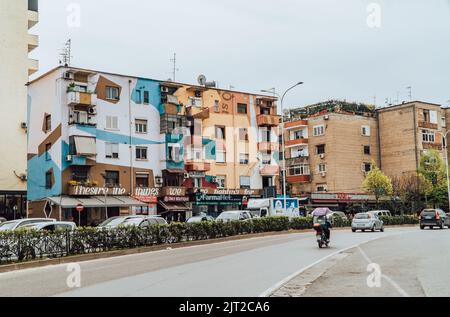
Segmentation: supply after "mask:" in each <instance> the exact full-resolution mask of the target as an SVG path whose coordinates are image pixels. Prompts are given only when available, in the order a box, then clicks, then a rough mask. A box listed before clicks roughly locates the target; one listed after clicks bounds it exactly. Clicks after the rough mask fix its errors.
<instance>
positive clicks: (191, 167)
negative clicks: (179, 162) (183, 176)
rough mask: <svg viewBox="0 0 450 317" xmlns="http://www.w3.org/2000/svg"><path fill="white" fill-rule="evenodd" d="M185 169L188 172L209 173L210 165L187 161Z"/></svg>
mask: <svg viewBox="0 0 450 317" xmlns="http://www.w3.org/2000/svg"><path fill="white" fill-rule="evenodd" d="M185 168H186V171H188V172H209V171H210V170H211V163H206V162H203V161H187V162H186V164H185Z"/></svg>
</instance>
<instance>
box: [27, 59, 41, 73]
mask: <svg viewBox="0 0 450 317" xmlns="http://www.w3.org/2000/svg"><path fill="white" fill-rule="evenodd" d="M38 70H39V62H38V61H37V60H35V59H31V58H29V59H28V76H31V75H33V74H34V73H35V72H37V71H38Z"/></svg>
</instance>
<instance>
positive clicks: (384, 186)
mask: <svg viewBox="0 0 450 317" xmlns="http://www.w3.org/2000/svg"><path fill="white" fill-rule="evenodd" d="M363 187H364V189H365V190H367V191H368V192H369V193H371V194H373V195H375V200H376V202H377V208H378V202H379V200H380V197H382V196H390V195H392V192H393V188H392V182H391V179H390V178H389V177H388V176H386V175H384V174H383V172H382V171H381V170H380V169H379V168H378V167H377V166H376V164H375V162H372V170H371V171H370V172H369V174H367V176H366V178H365V179H364V182H363Z"/></svg>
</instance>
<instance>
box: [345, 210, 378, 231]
mask: <svg viewBox="0 0 450 317" xmlns="http://www.w3.org/2000/svg"><path fill="white" fill-rule="evenodd" d="M357 230H361V231H362V232H364V231H366V230H370V231H372V232H375V230H380V231H381V232H384V223H383V221H381V220H380V219H379V218H378V216H376V215H374V214H371V213H369V212H363V213H359V214H356V215H355V217H354V218H353V221H352V231H353V232H356V231H357Z"/></svg>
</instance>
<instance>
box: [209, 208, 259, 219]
mask: <svg viewBox="0 0 450 317" xmlns="http://www.w3.org/2000/svg"><path fill="white" fill-rule="evenodd" d="M252 218H253V217H252V214H251V213H250V212H249V211H246V210H232V211H224V212H222V213H221V214H220V215H219V217H217V219H216V221H223V222H228V221H248V220H250V219H252Z"/></svg>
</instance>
